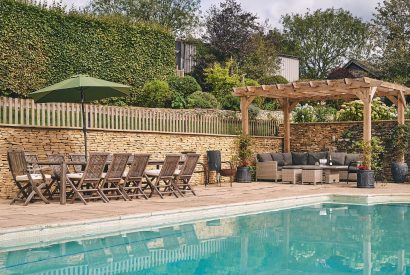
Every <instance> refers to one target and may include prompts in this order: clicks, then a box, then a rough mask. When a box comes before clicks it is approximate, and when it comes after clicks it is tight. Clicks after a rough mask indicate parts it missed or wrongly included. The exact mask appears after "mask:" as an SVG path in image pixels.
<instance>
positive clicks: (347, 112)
mask: <svg viewBox="0 0 410 275" xmlns="http://www.w3.org/2000/svg"><path fill="white" fill-rule="evenodd" d="M396 116H397V114H396V109H395V108H394V107H389V106H387V105H386V104H385V103H383V102H382V101H381V99H380V98H376V99H374V100H373V102H372V120H390V119H394V118H395V117H396ZM336 119H337V120H339V121H361V120H363V102H362V101H361V100H355V101H352V102H348V103H345V104H343V105H342V108H341V109H340V110H339V111H338V112H337V113H336Z"/></svg>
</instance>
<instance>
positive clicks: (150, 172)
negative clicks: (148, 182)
mask: <svg viewBox="0 0 410 275" xmlns="http://www.w3.org/2000/svg"><path fill="white" fill-rule="evenodd" d="M159 172H161V170H159V169H154V170H146V171H145V174H146V175H147V176H149V177H158V176H159Z"/></svg>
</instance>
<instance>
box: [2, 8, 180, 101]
mask: <svg viewBox="0 0 410 275" xmlns="http://www.w3.org/2000/svg"><path fill="white" fill-rule="evenodd" d="M174 70H175V39H174V37H173V35H172V34H171V33H170V32H169V31H168V30H166V29H164V28H162V27H160V26H158V25H153V24H148V23H144V24H143V23H129V22H125V21H124V20H120V19H115V18H100V17H94V16H91V15H87V14H80V13H70V14H66V13H64V12H62V11H58V10H53V9H51V10H50V9H46V8H42V7H38V6H35V5H31V4H23V3H21V2H18V1H14V0H1V1H0V94H3V95H8V94H16V95H18V96H25V95H27V93H29V92H31V91H34V90H36V89H39V88H42V87H44V86H46V85H50V84H53V83H55V82H58V81H61V80H63V79H66V78H67V77H70V76H71V75H74V74H80V73H82V74H89V75H91V76H94V77H98V78H102V79H106V80H110V81H116V82H121V83H124V84H129V85H132V86H134V87H136V88H138V87H142V86H143V85H144V83H145V82H146V81H147V80H151V79H154V78H155V79H165V78H167V77H168V76H170V75H173V74H174Z"/></svg>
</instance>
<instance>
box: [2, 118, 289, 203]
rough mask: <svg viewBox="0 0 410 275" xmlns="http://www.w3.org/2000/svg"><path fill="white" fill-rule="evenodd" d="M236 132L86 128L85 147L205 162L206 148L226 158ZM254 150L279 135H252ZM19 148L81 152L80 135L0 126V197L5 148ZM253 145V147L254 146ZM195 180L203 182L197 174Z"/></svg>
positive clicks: (274, 142) (276, 146)
mask: <svg viewBox="0 0 410 275" xmlns="http://www.w3.org/2000/svg"><path fill="white" fill-rule="evenodd" d="M236 140H237V137H236V136H219V135H218V136H217V135H192V134H174V133H143V132H127V131H106V130H104V131H95V130H93V131H89V133H88V147H89V151H90V152H92V151H105V152H111V153H115V152H130V153H140V152H147V153H151V154H152V157H151V158H152V159H161V158H163V157H164V155H165V154H167V153H175V152H182V151H196V152H198V153H200V154H201V155H202V156H201V159H200V161H201V162H204V163H206V151H207V150H221V152H222V158H223V160H230V158H231V157H232V156H233V155H234V154H235V153H236V151H237V144H236ZM254 146H255V151H260V150H261V151H266V152H270V151H278V150H281V148H282V138H272V137H267V138H262V137H257V138H254ZM11 147H13V148H22V149H24V150H25V151H27V152H33V153H37V154H38V155H39V158H40V159H41V160H46V154H47V153H65V154H68V153H70V152H71V153H81V152H83V150H84V147H83V135H82V131H81V130H73V129H52V128H48V129H40V128H28V127H25V128H23V127H5V126H1V127H0V197H3V198H5V197H10V196H12V195H13V194H14V193H15V189H14V184H13V182H12V178H11V174H10V172H9V169H8V163H7V155H6V154H7V150H8V149H9V148H11ZM256 148H257V149H256ZM194 182H195V183H203V178H202V176H201V175H200V174H197V175H196V177H195V178H194Z"/></svg>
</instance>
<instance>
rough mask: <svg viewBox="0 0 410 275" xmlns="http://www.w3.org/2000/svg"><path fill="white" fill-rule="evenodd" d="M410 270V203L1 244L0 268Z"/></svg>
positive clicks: (94, 271) (184, 271)
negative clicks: (27, 245) (19, 245)
mask: <svg viewBox="0 0 410 275" xmlns="http://www.w3.org/2000/svg"><path fill="white" fill-rule="evenodd" d="M346 273H356V274H410V205H408V204H396V205H376V206H358V205H336V204H324V205H316V206H311V207H303V208H297V209H290V210H281V211H275V212H268V213H261V214H256V215H249V216H240V217H232V218H224V219H219V220H211V221H201V222H197V223H194V224H184V225H179V226H173V227H166V228H159V229H155V230H152V231H140V232H129V233H123V234H121V235H113V236H109V237H105V238H95V239H92V238H87V239H82V240H78V241H70V242H65V243H60V244H52V245H46V246H41V247H33V248H31V249H22V250H15V251H7V248H4V247H2V248H0V274H213V275H215V274H346Z"/></svg>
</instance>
